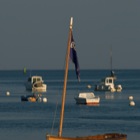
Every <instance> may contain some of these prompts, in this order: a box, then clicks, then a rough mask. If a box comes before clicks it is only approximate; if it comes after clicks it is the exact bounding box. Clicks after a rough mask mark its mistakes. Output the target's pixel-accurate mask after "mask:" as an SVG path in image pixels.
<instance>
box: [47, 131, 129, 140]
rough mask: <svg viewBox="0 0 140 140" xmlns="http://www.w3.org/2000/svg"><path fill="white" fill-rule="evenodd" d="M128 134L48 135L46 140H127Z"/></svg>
mask: <svg viewBox="0 0 140 140" xmlns="http://www.w3.org/2000/svg"><path fill="white" fill-rule="evenodd" d="M126 139H127V135H126V134H119V133H108V134H102V135H101V134H99V135H95V136H86V137H58V136H50V135H47V136H46V140H126Z"/></svg>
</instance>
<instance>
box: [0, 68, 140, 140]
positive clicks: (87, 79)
mask: <svg viewBox="0 0 140 140" xmlns="http://www.w3.org/2000/svg"><path fill="white" fill-rule="evenodd" d="M115 73H116V75H117V80H116V84H121V85H122V87H123V90H122V92H120V93H118V92H114V93H110V92H97V91H94V86H95V85H96V84H98V83H99V82H100V80H101V79H102V78H104V77H105V76H108V75H110V71H109V70H81V72H80V78H81V81H80V82H78V80H77V79H76V75H75V72H74V70H70V71H69V75H68V83H67V95H66V104H65V114H64V123H63V136H87V135H96V134H104V133H124V134H127V139H128V140H133V139H140V133H139V132H140V70H115ZM31 75H40V76H42V77H43V80H44V82H45V83H46V84H47V92H45V93H42V97H46V98H47V102H46V103H43V102H35V103H31V102H21V96H22V95H30V94H32V92H30V91H26V90H25V86H24V83H25V81H26V80H27V78H28V77H29V76H31ZM63 76H64V71H63V70H32V71H28V70H27V73H23V71H22V70H11V71H10V70H8V71H4V70H3V71H0V140H9V139H10V140H25V139H26V140H31V139H32V140H45V139H46V138H45V137H46V134H53V135H57V133H58V126H59V117H60V108H61V95H62V88H63ZM88 85H90V86H91V88H90V89H89V88H88ZM7 92H9V93H10V95H9V96H7V95H6V93H7ZM79 92H94V94H95V95H96V96H100V99H101V100H100V104H99V105H97V106H87V105H77V104H76V102H75V100H74V97H75V96H76V95H77V94H78V93H79ZM129 96H133V98H134V99H133V100H134V102H135V106H130V105H129V102H130V101H129V99H128V98H129Z"/></svg>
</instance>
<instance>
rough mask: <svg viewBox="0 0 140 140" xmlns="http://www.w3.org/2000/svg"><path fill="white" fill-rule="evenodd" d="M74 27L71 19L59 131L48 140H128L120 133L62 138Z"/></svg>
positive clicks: (47, 137) (47, 138)
mask: <svg viewBox="0 0 140 140" xmlns="http://www.w3.org/2000/svg"><path fill="white" fill-rule="evenodd" d="M72 26H73V18H72V17H71V19H70V27H69V37H68V44H67V54H66V62H65V74H64V85H63V93H62V105H61V112H60V124H59V131H58V135H57V136H54V135H49V134H47V135H46V140H126V138H127V135H126V134H120V133H113V134H112V133H110V134H99V135H95V136H84V137H63V136H62V127H63V119H64V106H65V98H66V87H67V77H68V67H69V57H70V47H71V38H72ZM75 66H76V65H75ZM76 71H77V69H76ZM77 72H78V71H77Z"/></svg>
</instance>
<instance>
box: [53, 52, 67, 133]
mask: <svg viewBox="0 0 140 140" xmlns="http://www.w3.org/2000/svg"><path fill="white" fill-rule="evenodd" d="M65 57H66V55H65ZM64 68H65V60H64V63H63V70H64ZM62 79H63V78H62ZM61 81H62V82H63V80H61ZM60 89H61V86H59V89H58V92H59V93H60V91H61V90H60ZM58 92H57V101H56V107H55V111H54V118H53V122H52V128H51V135H52V134H53V129H54V124H55V119H56V113H57V108H58ZM61 92H62V91H61Z"/></svg>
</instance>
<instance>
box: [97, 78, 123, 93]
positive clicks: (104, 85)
mask: <svg viewBox="0 0 140 140" xmlns="http://www.w3.org/2000/svg"><path fill="white" fill-rule="evenodd" d="M114 80H115V78H114V77H112V76H109V77H105V78H103V79H102V80H101V83H100V84H99V85H95V91H110V92H121V91H122V86H121V85H115V84H114Z"/></svg>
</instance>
